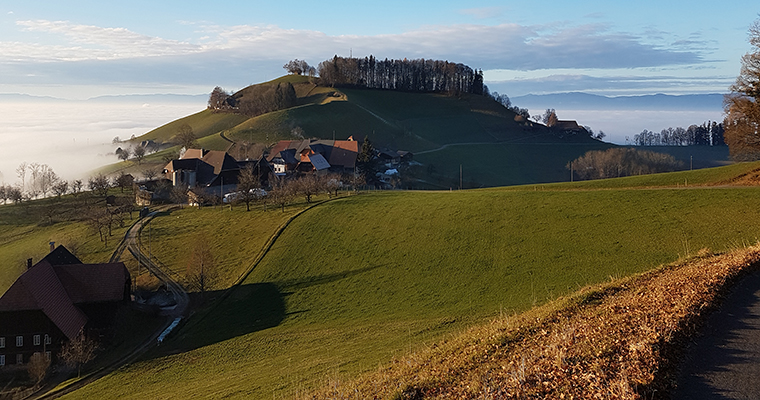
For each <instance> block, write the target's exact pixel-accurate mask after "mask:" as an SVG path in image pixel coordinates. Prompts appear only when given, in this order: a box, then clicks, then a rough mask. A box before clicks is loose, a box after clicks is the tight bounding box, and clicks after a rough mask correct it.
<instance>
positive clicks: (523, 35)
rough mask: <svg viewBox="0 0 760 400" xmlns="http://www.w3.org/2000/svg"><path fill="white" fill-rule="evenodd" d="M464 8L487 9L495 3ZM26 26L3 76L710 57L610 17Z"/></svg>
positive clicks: (223, 73) (5, 60)
mask: <svg viewBox="0 0 760 400" xmlns="http://www.w3.org/2000/svg"><path fill="white" fill-rule="evenodd" d="M464 12H467V13H470V14H472V15H475V16H487V15H488V14H489V13H493V12H495V11H494V10H484V9H472V10H465V11H464ZM17 27H18V29H20V30H21V31H22V32H25V33H29V34H30V35H31V34H34V35H42V36H43V37H46V35H47V36H50V38H51V40H50V41H46V42H44V43H40V42H32V41H29V42H20V41H1V40H0V85H11V84H15V85H19V84H26V85H35V84H38V85H44V84H52V83H55V84H62V85H77V84H94V83H95V84H103V85H108V84H112V85H131V84H146V83H152V84H156V85H207V86H208V85H210V86H211V87H213V86H214V85H217V84H225V85H237V86H243V85H246V84H248V83H253V82H256V81H261V80H264V79H267V78H271V77H272V76H276V75H278V74H281V73H283V70H282V68H281V67H282V65H283V64H284V62H286V61H287V60H290V59H292V58H300V59H306V60H308V61H310V62H311V63H312V64H317V63H318V62H320V61H322V60H325V59H327V58H329V57H332V56H333V55H334V54H338V55H344V56H345V55H348V53H349V52H352V53H353V55H354V56H368V55H370V54H374V55H375V56H376V57H380V58H386V57H387V58H435V59H446V60H450V61H455V62H463V63H466V64H468V65H470V66H472V67H474V68H479V69H483V70H491V69H502V70H516V71H533V70H542V69H597V70H599V69H616V68H661V67H667V66H694V65H704V64H708V63H709V62H710V60H709V54H707V53H705V52H704V51H705V50H701V49H700V47H699V46H697V45H696V44H697V39H694V40H684V41H681V42H680V43H664V42H662V41H660V42H658V41H656V40H655V41H653V40H652V38H651V36H646V35H645V34H642V35H634V34H628V33H620V32H613V31H611V30H610V29H609V27H607V26H605V25H601V24H585V25H566V24H559V23H558V24H553V25H542V26H525V25H519V24H500V25H493V26H489V25H476V24H458V25H450V26H426V27H422V28H419V29H416V30H412V31H408V32H403V33H398V34H381V35H372V36H367V35H334V36H331V35H327V34H325V33H322V32H319V31H314V30H298V29H284V28H281V27H278V26H249V25H241V26H231V27H223V26H199V27H198V29H199V32H198V33H199V37H200V39H197V40H195V42H190V41H178V40H170V39H165V38H160V37H153V36H148V35H144V34H141V33H138V32H133V31H130V30H128V29H125V28H109V27H98V26H91V25H81V24H74V23H71V22H67V21H48V20H24V21H17ZM52 38H55V40H53V39H52ZM702 48H704V47H702ZM0 91H2V88H1V87H0Z"/></svg>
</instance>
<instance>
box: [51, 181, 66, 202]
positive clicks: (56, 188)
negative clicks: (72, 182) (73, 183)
mask: <svg viewBox="0 0 760 400" xmlns="http://www.w3.org/2000/svg"><path fill="white" fill-rule="evenodd" d="M68 191H69V182H68V181H65V180H60V181H58V183H56V184H55V185H53V193H55V195H56V196H58V198H61V196H63V195H64V194H66V192H68Z"/></svg>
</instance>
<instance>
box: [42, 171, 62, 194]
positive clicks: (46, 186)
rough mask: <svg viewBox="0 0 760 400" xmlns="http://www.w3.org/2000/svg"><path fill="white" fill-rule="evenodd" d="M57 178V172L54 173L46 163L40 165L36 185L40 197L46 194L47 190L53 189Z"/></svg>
mask: <svg viewBox="0 0 760 400" xmlns="http://www.w3.org/2000/svg"><path fill="white" fill-rule="evenodd" d="M59 179H60V178H58V174H56V173H55V171H53V169H52V168H50V166H48V165H47V164H42V165H40V171H39V178H38V180H37V181H38V182H37V187H38V188H39V191H40V193H42V197H46V196H47V194H48V192H50V191H51V190H52V189H53V186H55V184H56V183H58V180H59Z"/></svg>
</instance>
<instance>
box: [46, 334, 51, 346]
mask: <svg viewBox="0 0 760 400" xmlns="http://www.w3.org/2000/svg"><path fill="white" fill-rule="evenodd" d="M45 344H50V335H48V334H47V333H46V334H45Z"/></svg>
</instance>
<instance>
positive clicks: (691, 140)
mask: <svg viewBox="0 0 760 400" xmlns="http://www.w3.org/2000/svg"><path fill="white" fill-rule="evenodd" d="M724 133H725V129H724V128H723V124H722V123H718V122H715V121H713V122H709V121H708V122H705V123H703V124H702V125H691V126H689V127H688V128H686V129H684V128H682V127H680V126H679V127H677V128H672V127H671V128H667V129H663V130H662V131H660V132H659V133H657V132H652V131H649V130H646V129H644V130H643V131H642V132H641V133H639V134H636V135H634V136H633V144H634V145H636V146H724V145H725V144H726V142H725V140H724Z"/></svg>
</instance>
